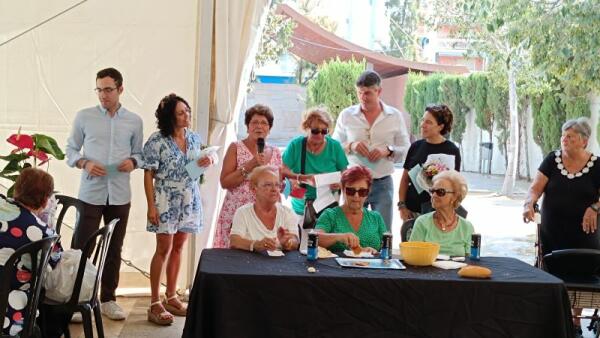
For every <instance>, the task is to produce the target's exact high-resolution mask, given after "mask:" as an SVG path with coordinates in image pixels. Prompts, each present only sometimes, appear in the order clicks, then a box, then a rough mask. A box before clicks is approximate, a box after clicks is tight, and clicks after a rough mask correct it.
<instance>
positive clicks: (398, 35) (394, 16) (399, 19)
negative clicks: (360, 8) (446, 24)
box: [385, 0, 420, 60]
mask: <svg viewBox="0 0 600 338" xmlns="http://www.w3.org/2000/svg"><path fill="white" fill-rule="evenodd" d="M419 5H420V1H419V0H387V1H386V2H385V8H386V13H387V14H388V16H389V18H390V41H389V51H388V52H386V54H389V55H391V56H395V57H399V58H403V59H408V60H417V56H418V52H419V48H420V46H419V44H418V41H417V36H416V31H417V26H418V24H419V22H420V19H419V12H418V9H419Z"/></svg>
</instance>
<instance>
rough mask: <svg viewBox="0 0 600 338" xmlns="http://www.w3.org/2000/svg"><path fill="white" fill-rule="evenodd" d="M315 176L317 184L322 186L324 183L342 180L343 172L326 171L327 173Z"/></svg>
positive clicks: (328, 183)
mask: <svg viewBox="0 0 600 338" xmlns="http://www.w3.org/2000/svg"><path fill="white" fill-rule="evenodd" d="M314 178H315V186H316V187H317V188H318V187H322V186H324V185H330V184H336V183H340V182H341V181H342V173H341V172H340V171H336V172H332V173H326V174H318V175H315V176H314Z"/></svg>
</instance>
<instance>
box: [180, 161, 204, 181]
mask: <svg viewBox="0 0 600 338" xmlns="http://www.w3.org/2000/svg"><path fill="white" fill-rule="evenodd" d="M196 161H197V160H191V161H190V162H189V163H188V164H186V165H185V170H186V171H187V173H188V175H190V177H191V178H192V179H193V180H195V179H197V178H198V177H200V176H201V175H202V174H204V172H205V171H206V167H200V166H198V163H196Z"/></svg>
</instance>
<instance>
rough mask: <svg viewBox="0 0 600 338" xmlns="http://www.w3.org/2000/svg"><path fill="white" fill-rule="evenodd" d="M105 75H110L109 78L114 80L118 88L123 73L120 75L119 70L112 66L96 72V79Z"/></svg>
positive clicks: (121, 82) (120, 84)
mask: <svg viewBox="0 0 600 338" xmlns="http://www.w3.org/2000/svg"><path fill="white" fill-rule="evenodd" d="M105 77H110V78H111V79H113V80H115V84H116V85H117V88H120V87H121V86H122V85H123V75H121V72H119V71H118V70H116V69H114V68H105V69H102V70H101V71H99V72H98V73H97V74H96V80H98V79H103V78H105Z"/></svg>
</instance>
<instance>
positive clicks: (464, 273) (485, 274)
mask: <svg viewBox="0 0 600 338" xmlns="http://www.w3.org/2000/svg"><path fill="white" fill-rule="evenodd" d="M458 275H459V276H461V277H466V278H482V279H485V278H491V277H492V270H490V269H488V268H485V267H483V266H476V265H467V266H465V267H463V268H461V269H460V270H458Z"/></svg>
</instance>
